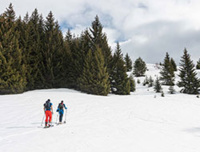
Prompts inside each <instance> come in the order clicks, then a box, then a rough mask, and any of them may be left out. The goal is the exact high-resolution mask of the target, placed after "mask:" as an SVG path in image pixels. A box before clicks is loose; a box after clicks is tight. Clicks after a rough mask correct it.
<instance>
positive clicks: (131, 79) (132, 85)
mask: <svg viewBox="0 0 200 152" xmlns="http://www.w3.org/2000/svg"><path fill="white" fill-rule="evenodd" d="M129 82H130V91H131V92H134V91H135V80H134V78H133V76H132V75H131V76H130V77H129Z"/></svg>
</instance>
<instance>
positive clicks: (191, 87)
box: [0, 4, 200, 95]
mask: <svg viewBox="0 0 200 152" xmlns="http://www.w3.org/2000/svg"><path fill="white" fill-rule="evenodd" d="M161 67H162V68H161V71H160V75H161V77H160V78H157V79H156V81H155V82H154V80H153V79H152V78H151V77H150V78H147V77H146V79H145V81H144V82H143V85H146V84H148V86H149V87H152V86H154V90H155V91H156V92H160V91H161V90H162V87H161V84H160V81H162V85H168V86H170V87H169V91H170V93H174V88H173V86H174V85H175V74H174V72H175V71H177V66H176V63H175V61H174V60H173V58H170V57H169V54H168V53H166V57H165V59H164V62H163V63H162V64H161ZM196 68H197V69H199V68H200V60H199V61H198V62H197V65H196ZM132 70H133V72H132V74H131V75H130V76H128V75H127V72H130V71H132ZM146 71H147V67H146V63H145V62H144V61H143V60H142V58H140V57H139V58H138V59H136V60H135V62H134V63H132V60H131V58H130V57H129V55H128V54H126V55H125V57H124V56H123V53H122V50H121V48H120V45H119V43H117V44H116V49H115V50H114V52H113V53H112V50H111V47H110V46H109V45H108V40H107V36H106V33H103V26H102V24H101V22H100V21H99V18H98V16H96V17H95V19H94V21H93V22H92V24H91V27H89V28H87V29H86V30H84V31H83V32H82V33H81V35H80V36H75V35H72V33H71V31H70V30H68V31H67V33H66V35H65V36H63V34H62V32H61V30H60V26H59V24H58V22H57V21H56V20H55V18H54V16H53V13H52V12H50V13H49V14H48V16H47V17H46V18H45V19H44V18H43V16H42V15H41V14H39V13H38V10H37V9H35V10H34V11H33V13H32V14H31V15H30V16H29V15H28V14H26V16H25V17H24V18H23V19H22V18H21V17H18V18H17V17H16V16H15V11H14V9H13V6H12V4H10V5H9V7H8V8H7V9H6V11H5V12H4V13H2V14H0V94H12V93H22V92H24V91H28V90H35V89H49V88H73V89H76V90H79V91H82V92H86V93H89V94H96V95H107V94H108V93H114V94H120V95H129V94H130V92H133V91H135V80H134V78H133V76H135V77H140V76H145V72H146ZM179 72H180V73H179V77H180V81H179V82H178V84H177V85H178V86H179V87H181V88H182V90H181V91H182V92H183V93H189V94H197V93H198V92H199V87H200V81H199V79H198V78H197V73H196V72H195V65H194V64H193V62H192V61H191V59H190V55H189V54H188V52H187V50H186V49H185V50H184V55H183V56H182V59H181V64H180V69H179ZM138 83H139V82H138Z"/></svg>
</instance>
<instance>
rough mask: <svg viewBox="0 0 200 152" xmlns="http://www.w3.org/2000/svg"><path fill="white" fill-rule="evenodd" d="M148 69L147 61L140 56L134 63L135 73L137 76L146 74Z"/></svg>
mask: <svg viewBox="0 0 200 152" xmlns="http://www.w3.org/2000/svg"><path fill="white" fill-rule="evenodd" d="M146 70H147V67H146V63H145V62H144V61H143V60H142V59H141V58H140V57H139V58H138V59H137V60H136V61H135V63H134V68H133V74H134V75H135V76H136V77H140V76H144V74H145V72H146Z"/></svg>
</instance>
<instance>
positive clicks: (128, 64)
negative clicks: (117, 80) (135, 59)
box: [124, 53, 133, 72]
mask: <svg viewBox="0 0 200 152" xmlns="http://www.w3.org/2000/svg"><path fill="white" fill-rule="evenodd" d="M124 60H125V64H126V69H127V72H129V71H131V70H132V64H133V63H132V60H131V58H130V57H129V55H128V53H127V54H126V55H125V58H124Z"/></svg>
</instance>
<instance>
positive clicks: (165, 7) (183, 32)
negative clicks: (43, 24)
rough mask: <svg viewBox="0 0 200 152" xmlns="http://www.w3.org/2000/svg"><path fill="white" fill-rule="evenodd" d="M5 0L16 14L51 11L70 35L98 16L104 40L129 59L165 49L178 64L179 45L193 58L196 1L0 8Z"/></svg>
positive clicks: (21, 2) (37, 1)
mask: <svg viewBox="0 0 200 152" xmlns="http://www.w3.org/2000/svg"><path fill="white" fill-rule="evenodd" d="M10 2H11V3H12V4H13V5H14V9H15V12H16V15H17V16H19V15H21V16H25V14H26V12H28V13H29V14H31V13H32V12H33V10H34V9H35V8H37V9H38V11H39V13H42V14H43V17H46V16H47V14H48V13H49V11H52V12H53V14H54V16H55V18H56V20H58V22H59V24H60V25H61V29H62V31H63V33H66V31H67V29H68V28H70V29H71V30H72V33H75V34H76V35H80V34H81V32H82V31H83V30H85V29H86V28H88V27H90V26H91V22H92V21H93V20H94V17H95V16H96V15H98V16H99V18H100V21H101V23H102V24H103V26H104V32H106V34H107V37H108V41H109V45H110V46H111V47H112V48H113V50H114V49H115V46H116V41H119V42H120V45H121V48H122V51H123V54H125V53H128V54H129V55H130V56H131V58H132V60H133V61H134V60H135V59H136V58H138V57H142V58H143V59H144V60H145V61H146V62H148V63H156V62H162V61H163V60H164V57H165V54H166V52H168V53H169V55H170V56H171V57H173V58H174V59H175V60H176V62H177V64H178V63H179V61H180V57H181V56H182V55H183V50H184V48H187V50H188V52H189V53H190V54H191V57H192V59H193V60H194V61H195V63H196V61H197V60H198V59H199V58H200V43H199V42H200V19H199V14H200V9H199V8H200V1H199V0H165V1H158V0H101V1H99V0H56V1H52V0H28V1H27V0H10V1H8V0H1V5H0V13H3V12H4V11H5V9H6V8H7V7H8V5H9V3H10Z"/></svg>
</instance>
